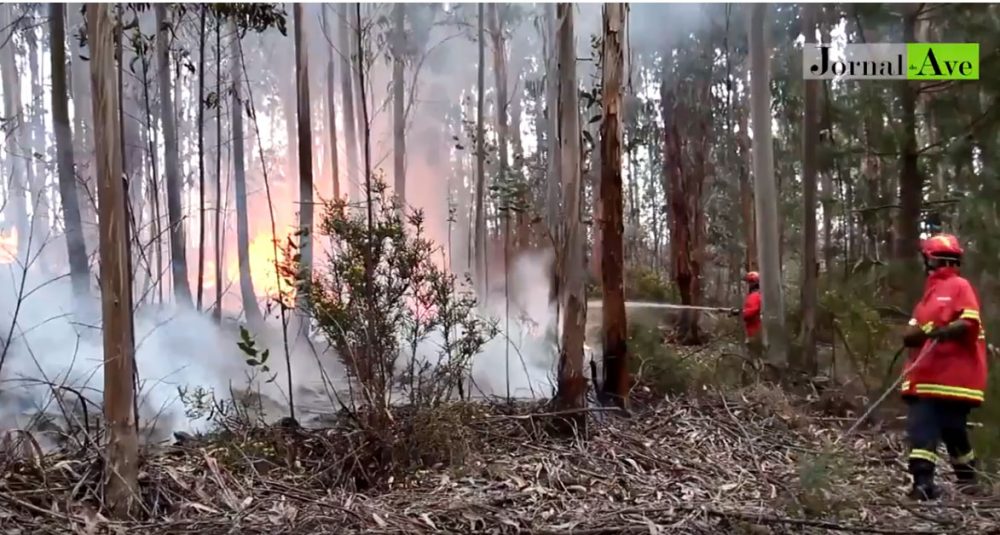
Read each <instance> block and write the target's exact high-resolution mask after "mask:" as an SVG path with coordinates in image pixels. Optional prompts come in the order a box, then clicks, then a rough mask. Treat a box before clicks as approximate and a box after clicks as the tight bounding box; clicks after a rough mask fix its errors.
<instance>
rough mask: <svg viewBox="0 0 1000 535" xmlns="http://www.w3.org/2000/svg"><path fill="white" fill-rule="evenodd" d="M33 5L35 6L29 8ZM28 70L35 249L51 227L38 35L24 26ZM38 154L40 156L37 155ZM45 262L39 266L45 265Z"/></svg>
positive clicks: (28, 151)
mask: <svg viewBox="0 0 1000 535" xmlns="http://www.w3.org/2000/svg"><path fill="white" fill-rule="evenodd" d="M32 9H34V8H32ZM25 33H26V35H27V41H28V70H29V72H30V73H31V115H30V125H31V128H30V130H29V138H30V140H31V141H30V143H28V146H27V149H28V150H27V151H26V153H27V154H26V155H27V156H28V164H27V169H28V173H29V175H28V186H29V187H30V188H31V205H32V207H31V233H32V236H34V241H35V243H36V244H37V246H36V249H35V250H36V251H37V252H42V248H43V247H44V242H45V241H46V240H47V238H48V235H49V231H50V230H51V227H50V226H49V193H48V188H47V187H46V186H45V182H46V169H45V160H46V159H45V158H44V156H45V154H46V152H47V151H46V148H45V124H44V123H45V115H44V113H43V110H44V108H45V97H44V94H43V91H42V74H41V69H40V66H39V59H38V39H37V38H36V37H35V30H34V28H32V29H30V30H27V31H26V32H25ZM35 154H41V155H42V156H43V158H36V157H35ZM47 267H48V266H46V265H44V264H43V266H42V268H43V269H47Z"/></svg>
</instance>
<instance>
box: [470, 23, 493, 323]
mask: <svg viewBox="0 0 1000 535" xmlns="http://www.w3.org/2000/svg"><path fill="white" fill-rule="evenodd" d="M484 24H485V17H484V14H483V4H479V41H478V45H479V86H478V89H477V90H476V224H475V235H476V237H475V242H474V247H475V251H476V272H475V278H476V283H477V286H478V288H479V292H478V293H479V296H480V298H481V299H482V300H483V302H484V303H486V302H487V301H488V298H489V295H488V294H487V289H488V288H489V281H488V280H487V273H486V211H485V209H486V206H485V204H486V203H485V198H486V147H485V143H484V141H485V140H484V138H485V137H486V129H485V128H484V124H483V123H484V118H485V117H484V112H485V98H484V93H485V89H486V31H485V27H484Z"/></svg>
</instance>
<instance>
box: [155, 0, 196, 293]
mask: <svg viewBox="0 0 1000 535" xmlns="http://www.w3.org/2000/svg"><path fill="white" fill-rule="evenodd" d="M155 9H156V27H157V31H156V57H157V64H158V66H159V69H160V72H159V89H160V118H161V120H162V121H163V146H164V158H165V160H166V161H165V164H166V174H167V219H168V221H169V222H170V273H171V276H172V279H173V281H172V282H173V287H174V298H175V299H176V300H177V303H178V304H180V305H181V306H191V290H190V288H189V287H188V276H187V249H186V245H187V241H186V240H185V239H184V214H183V210H182V207H181V187H182V184H181V175H180V162H179V161H178V158H179V153H178V147H177V127H176V124H175V123H174V104H173V100H172V95H171V91H170V90H171V86H170V49H169V48H168V45H167V31H168V29H167V26H166V24H167V9H166V6H165V5H164V4H157V5H156V7H155Z"/></svg>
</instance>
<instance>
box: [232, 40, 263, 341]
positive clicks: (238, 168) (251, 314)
mask: <svg viewBox="0 0 1000 535" xmlns="http://www.w3.org/2000/svg"><path fill="white" fill-rule="evenodd" d="M232 26H233V28H232V33H233V42H232V47H233V54H232V57H233V60H232V68H233V72H232V76H233V104H232V106H230V110H231V112H230V113H232V119H231V122H232V128H233V173H234V178H235V179H234V180H233V183H234V186H235V190H236V191H234V196H235V199H236V257H237V261H238V262H239V266H240V297H241V299H242V301H243V313H244V314H246V319H247V323H249V324H250V325H251V326H252V327H254V328H259V327H260V326H261V325H262V324H263V321H264V319H263V317H262V316H261V314H260V309H259V308H258V307H257V296H256V295H254V291H253V274H252V273H251V272H250V222H249V220H248V217H247V170H246V163H245V162H244V156H243V143H244V139H243V100H242V94H241V87H242V85H243V84H242V80H243V74H242V69H241V67H242V63H243V59H242V58H243V55H242V53H241V50H240V40H239V39H240V36H239V32H238V31H237V30H236V25H235V24H233V25H232Z"/></svg>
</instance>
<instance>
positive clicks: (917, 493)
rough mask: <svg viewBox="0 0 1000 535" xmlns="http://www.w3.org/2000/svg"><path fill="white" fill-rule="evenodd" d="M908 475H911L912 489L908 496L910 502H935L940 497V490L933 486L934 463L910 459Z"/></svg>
mask: <svg viewBox="0 0 1000 535" xmlns="http://www.w3.org/2000/svg"><path fill="white" fill-rule="evenodd" d="M910 474H912V475H913V488H912V489H911V490H910V493H909V494H908V496H909V497H910V499H912V500H917V501H927V500H936V499H937V498H939V497H940V496H941V489H940V488H938V486H937V485H935V484H934V463H932V462H930V461H927V460H924V459H910Z"/></svg>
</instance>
